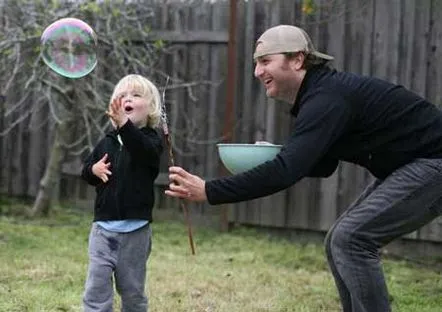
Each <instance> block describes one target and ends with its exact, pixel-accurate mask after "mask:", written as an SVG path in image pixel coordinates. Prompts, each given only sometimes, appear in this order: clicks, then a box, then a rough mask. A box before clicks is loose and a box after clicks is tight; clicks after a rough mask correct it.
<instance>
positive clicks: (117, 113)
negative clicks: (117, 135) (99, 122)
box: [106, 97, 128, 128]
mask: <svg viewBox="0 0 442 312" xmlns="http://www.w3.org/2000/svg"><path fill="white" fill-rule="evenodd" d="M106 113H107V115H108V116H109V118H111V119H112V121H113V122H114V124H115V125H116V126H117V127H118V128H120V127H121V126H123V125H124V124H125V123H126V122H127V120H128V117H127V115H126V113H125V112H124V109H123V105H122V100H121V97H117V98H116V99H114V100H113V101H112V103H111V104H110V105H109V111H107V112H106Z"/></svg>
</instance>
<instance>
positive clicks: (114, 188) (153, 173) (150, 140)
mask: <svg viewBox="0 0 442 312" xmlns="http://www.w3.org/2000/svg"><path fill="white" fill-rule="evenodd" d="M118 134H119V135H120V137H121V140H122V142H123V145H121V144H120V143H119V141H118V138H117V135H118ZM162 149H163V145H162V141H161V138H160V136H159V135H158V133H157V132H156V131H155V130H154V129H151V128H148V127H144V128H141V129H139V128H137V127H136V126H134V125H133V124H132V123H131V122H130V120H129V121H128V122H127V123H126V124H125V125H124V126H123V127H121V128H120V129H119V130H118V131H116V130H115V131H112V132H110V133H108V134H106V136H105V137H104V138H103V139H102V140H101V141H100V142H99V143H98V144H97V146H96V147H95V149H94V150H93V152H92V153H91V154H90V155H89V156H88V157H87V159H86V160H85V162H84V166H83V170H82V173H81V176H82V178H83V179H84V180H86V181H87V182H88V183H89V184H91V185H94V186H95V187H96V188H95V189H96V193H97V194H96V199H95V208H94V221H104V220H124V219H143V220H149V221H152V207H153V204H154V180H155V179H156V177H157V176H158V173H159V164H160V155H161V152H162ZM106 153H107V154H108V161H110V163H111V166H110V171H111V172H112V175H110V176H109V181H108V182H107V183H103V182H102V181H101V180H100V179H99V178H98V177H96V176H95V175H94V174H93V173H92V165H93V164H95V163H96V162H97V161H99V160H100V159H101V158H102V157H103V156H104V154H106Z"/></svg>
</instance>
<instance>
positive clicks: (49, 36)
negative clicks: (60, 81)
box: [41, 18, 97, 78]
mask: <svg viewBox="0 0 442 312" xmlns="http://www.w3.org/2000/svg"><path fill="white" fill-rule="evenodd" d="M41 55H42V57H43V61H44V62H45V63H46V65H48V66H49V67H50V68H51V69H52V70H53V71H55V72H56V73H57V74H60V75H62V76H64V77H68V78H80V77H83V76H86V75H87V74H89V73H90V72H91V71H92V70H93V69H94V68H95V66H96V65H97V36H96V34H95V32H94V30H93V29H92V28H91V27H90V26H89V25H88V24H86V23H85V22H83V21H82V20H79V19H76V18H62V19H60V20H58V21H56V22H54V23H52V24H51V25H49V26H48V27H47V28H46V29H45V30H44V32H43V34H42V35H41Z"/></svg>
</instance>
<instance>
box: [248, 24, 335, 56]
mask: <svg viewBox="0 0 442 312" xmlns="http://www.w3.org/2000/svg"><path fill="white" fill-rule="evenodd" d="M286 52H307V53H309V54H313V55H315V56H317V57H319V58H322V59H325V60H333V59H334V58H333V56H330V55H327V54H324V53H321V52H318V51H316V49H315V47H314V46H313V43H312V41H311V39H310V37H309V35H308V34H307V33H306V32H305V31H304V30H303V29H302V28H299V27H296V26H292V25H279V26H275V27H272V28H269V29H267V30H266V31H265V32H264V33H263V34H262V35H261V37H259V38H258V40H257V41H256V50H255V54H253V58H254V59H256V58H258V57H261V56H264V55H268V54H278V53H286Z"/></svg>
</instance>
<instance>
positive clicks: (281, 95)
mask: <svg viewBox="0 0 442 312" xmlns="http://www.w3.org/2000/svg"><path fill="white" fill-rule="evenodd" d="M258 48H259V45H258V47H257V49H258ZM296 62H297V60H295V59H291V60H289V59H287V58H286V57H285V55H283V54H270V55H264V56H261V57H258V58H257V59H256V65H255V77H256V78H258V79H259V80H260V81H261V82H262V83H263V85H264V87H265V88H266V94H267V96H268V97H271V98H275V99H278V100H282V101H285V102H288V103H293V102H294V101H295V97H296V92H297V90H298V89H299V85H300V82H301V81H299V79H298V74H297V68H298V67H297V64H296Z"/></svg>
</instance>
